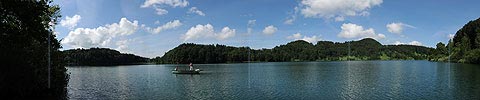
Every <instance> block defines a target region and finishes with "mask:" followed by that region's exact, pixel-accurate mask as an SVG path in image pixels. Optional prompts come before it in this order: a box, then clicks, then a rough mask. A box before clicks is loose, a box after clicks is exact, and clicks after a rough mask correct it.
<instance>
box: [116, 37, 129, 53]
mask: <svg viewBox="0 0 480 100" xmlns="http://www.w3.org/2000/svg"><path fill="white" fill-rule="evenodd" d="M129 42H131V40H129V39H126V40H120V41H117V42H116V43H115V45H116V46H117V48H116V50H118V51H120V52H123V53H131V51H130V49H128V43H129Z"/></svg>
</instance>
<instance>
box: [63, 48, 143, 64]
mask: <svg viewBox="0 0 480 100" xmlns="http://www.w3.org/2000/svg"><path fill="white" fill-rule="evenodd" d="M63 53H64V55H65V60H66V61H67V64H68V65H70V66H113V65H131V64H145V63H147V61H148V60H149V59H148V58H144V57H140V56H137V55H133V54H125V53H120V52H118V51H116V50H112V49H108V48H90V49H71V50H65V51H63Z"/></svg>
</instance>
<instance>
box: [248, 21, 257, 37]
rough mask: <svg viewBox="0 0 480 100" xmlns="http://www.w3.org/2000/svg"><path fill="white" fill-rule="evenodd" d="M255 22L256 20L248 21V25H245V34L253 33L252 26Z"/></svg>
mask: <svg viewBox="0 0 480 100" xmlns="http://www.w3.org/2000/svg"><path fill="white" fill-rule="evenodd" d="M256 22H257V20H248V24H247V33H248V34H251V33H252V31H253V28H252V27H253V26H254V25H255V23H256Z"/></svg>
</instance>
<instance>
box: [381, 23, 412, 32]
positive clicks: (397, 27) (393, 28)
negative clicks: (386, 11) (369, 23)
mask: <svg viewBox="0 0 480 100" xmlns="http://www.w3.org/2000/svg"><path fill="white" fill-rule="evenodd" d="M405 27H409V28H415V27H414V26H412V25H408V24H404V23H390V24H387V29H388V32H390V33H395V34H402V32H403V29H404V28H405Z"/></svg>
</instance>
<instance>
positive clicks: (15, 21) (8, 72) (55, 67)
mask: <svg viewBox="0 0 480 100" xmlns="http://www.w3.org/2000/svg"><path fill="white" fill-rule="evenodd" d="M59 11H60V8H59V6H58V5H52V1H51V0H1V1H0V23H1V24H0V30H1V31H0V57H1V61H2V63H1V65H0V91H1V93H0V98H4V99H5V98H12V99H26V98H35V99H67V90H66V86H67V83H68V74H66V68H65V63H64V61H63V56H62V53H61V52H60V51H59V48H61V46H60V43H59V41H58V40H57V39H56V38H55V35H54V34H53V29H52V28H53V25H54V24H56V23H57V19H58V18H59V17H60V15H59ZM48 40H51V42H50V50H51V61H52V62H51V70H50V77H49V74H48V72H49V70H48V67H47V65H48V55H47V54H48V48H49V44H48V43H49V42H48ZM49 79H50V82H49V81H48V80H49ZM48 83H51V84H50V87H49V84H48Z"/></svg>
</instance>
